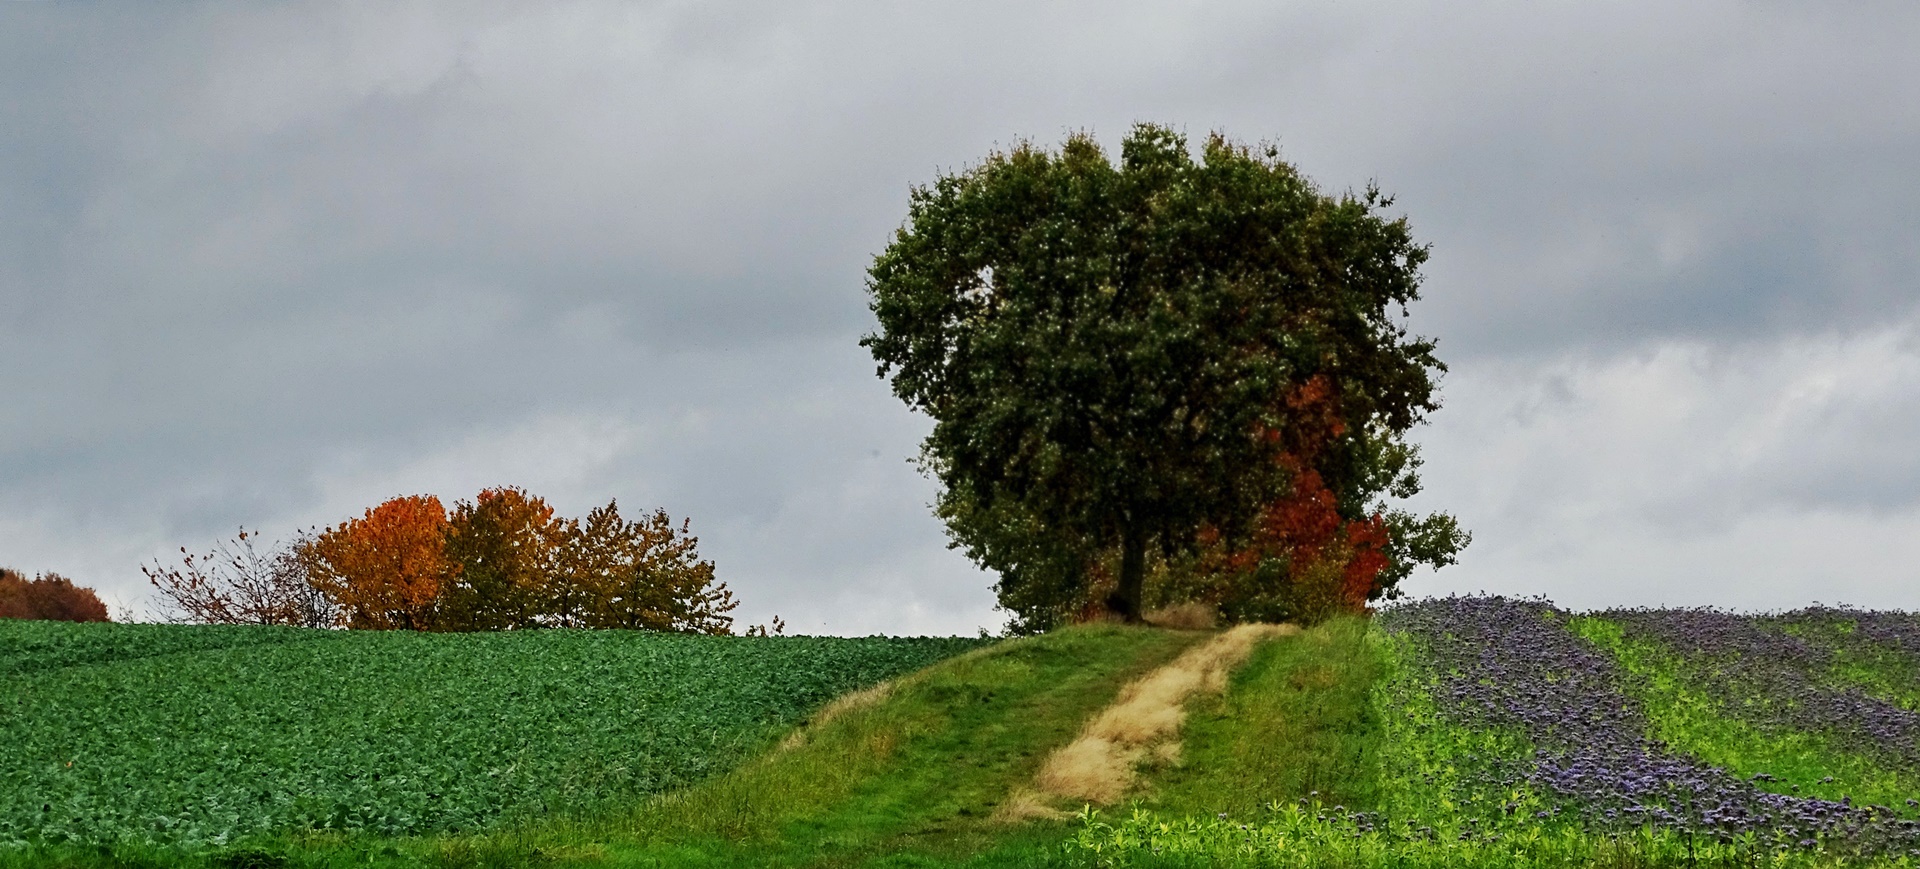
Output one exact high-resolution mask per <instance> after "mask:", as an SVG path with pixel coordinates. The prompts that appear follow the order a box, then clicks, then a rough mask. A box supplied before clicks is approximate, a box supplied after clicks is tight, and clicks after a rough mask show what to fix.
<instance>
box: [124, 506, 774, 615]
mask: <svg viewBox="0 0 1920 869" xmlns="http://www.w3.org/2000/svg"><path fill="white" fill-rule="evenodd" d="M698 544H699V539H698V538H696V537H693V536H692V535H691V534H690V533H689V523H688V522H687V521H686V520H682V521H681V523H680V524H679V525H678V526H677V527H676V526H675V524H674V523H673V520H672V519H671V518H670V517H669V516H668V515H667V513H666V511H665V510H656V511H654V512H653V513H652V514H650V515H646V516H643V517H641V518H639V519H635V520H631V521H629V520H627V519H625V518H623V517H622V516H621V515H620V510H619V507H618V505H617V504H616V503H614V502H608V504H607V505H606V506H605V507H601V508H599V509H596V510H594V511H592V512H590V513H588V514H587V515H586V517H585V518H583V519H572V518H566V517H561V516H557V515H555V513H554V510H553V508H552V507H551V506H548V504H547V503H546V501H544V500H543V499H541V498H539V497H537V496H534V495H529V494H528V493H527V492H526V491H524V490H522V489H518V488H513V487H503V488H494V489H487V490H485V491H482V492H480V494H479V495H478V496H476V497H475V498H474V499H473V500H472V501H460V502H457V503H455V504H454V506H453V509H452V510H448V509H446V508H445V507H444V506H442V505H441V503H440V500H439V499H438V498H436V497H434V496H432V495H410V496H404V497H397V498H393V499H390V500H388V501H386V502H384V503H382V504H380V505H379V506H377V507H373V508H371V509H369V510H367V511H366V512H365V513H364V514H363V515H362V516H360V517H359V518H355V519H349V520H347V521H345V522H342V523H340V524H338V525H334V526H329V527H327V528H324V529H316V530H310V531H307V532H304V533H302V534H299V535H297V536H296V537H295V538H294V539H292V540H290V541H285V542H276V543H272V544H264V545H262V543H261V540H260V537H259V535H258V534H257V533H255V532H249V531H247V530H246V529H245V528H242V529H241V530H240V532H239V534H238V535H237V536H235V537H234V538H233V539H232V540H229V541H224V542H222V543H220V544H219V545H217V546H215V547H214V549H213V550H212V551H211V552H208V553H205V554H202V555H194V554H192V553H189V552H188V551H187V550H186V549H185V548H184V547H182V548H181V550H180V554H181V559H180V563H179V564H177V565H167V564H162V563H160V562H158V561H156V562H155V563H154V564H153V566H151V567H144V568H142V570H143V571H144V572H145V573H146V575H147V578H148V580H149V581H150V582H152V584H153V586H154V588H155V589H156V590H157V591H158V592H159V595H160V598H161V600H162V603H163V606H164V607H165V609H166V610H167V615H168V616H169V617H170V618H172V619H174V620H176V621H186V622H197V623H205V624H269V625H301V626H307V627H329V628H331V627H339V628H351V629H361V630H417V631H499V630H515V629H523V628H539V627H581V628H639V629H647V630H658V631H682V632H692V633H710V634H725V633H730V632H731V631H732V626H733V617H732V616H731V615H729V613H730V612H732V610H733V609H734V608H735V607H736V606H737V605H738V604H737V602H736V601H735V600H734V598H733V593H732V592H731V591H729V590H728V589H727V587H726V584H725V583H722V582H718V581H716V580H715V578H714V569H713V562H711V561H703V560H701V559H700V557H699V553H698V550H697V546H698Z"/></svg>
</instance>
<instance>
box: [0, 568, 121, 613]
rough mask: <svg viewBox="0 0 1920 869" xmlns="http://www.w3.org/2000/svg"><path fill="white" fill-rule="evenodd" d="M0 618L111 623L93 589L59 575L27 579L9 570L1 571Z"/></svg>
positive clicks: (44, 574) (105, 608)
mask: <svg viewBox="0 0 1920 869" xmlns="http://www.w3.org/2000/svg"><path fill="white" fill-rule="evenodd" d="M0 619H40V620H46V621H61V622H104V621H110V619H108V618H107V605H106V604H105V603H103V602H102V601H101V600H100V596H99V595H98V594H95V593H94V591H93V589H91V588H87V587H85V586H80V585H75V584H74V583H73V580H70V579H68V578H66V577H64V576H61V575H60V574H57V573H43V574H40V575H38V576H35V577H34V578H32V579H28V578H27V577H26V576H24V575H22V574H20V573H18V572H16V571H13V570H9V569H6V568H0Z"/></svg>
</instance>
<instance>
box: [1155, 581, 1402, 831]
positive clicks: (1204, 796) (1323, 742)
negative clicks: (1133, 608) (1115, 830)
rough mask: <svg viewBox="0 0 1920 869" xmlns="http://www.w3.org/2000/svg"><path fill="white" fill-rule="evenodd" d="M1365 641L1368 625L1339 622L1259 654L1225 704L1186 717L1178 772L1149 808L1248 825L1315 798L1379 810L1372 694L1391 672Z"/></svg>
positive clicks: (1203, 706)
mask: <svg viewBox="0 0 1920 869" xmlns="http://www.w3.org/2000/svg"><path fill="white" fill-rule="evenodd" d="M1366 635H1367V623H1366V622H1365V621H1362V620H1360V619H1355V618H1343V619H1338V620H1335V621H1331V622H1328V623H1326V624H1323V625H1321V626H1319V627H1316V628H1314V629H1312V630H1309V631H1306V632H1304V633H1301V634H1297V635H1294V636H1291V637H1282V638H1279V639H1275V640H1270V641H1268V642H1267V643H1265V644H1263V645H1262V646H1260V647H1259V648H1258V649H1256V650H1255V651H1254V654H1253V657H1252V658H1251V659H1249V660H1248V662H1247V664H1246V666H1245V667H1243V668H1242V669H1241V670H1240V671H1239V672H1238V673H1237V674H1235V675H1234V677H1233V681H1232V684H1231V687H1230V688H1229V690H1228V691H1227V693H1226V694H1225V695H1224V696H1221V697H1219V698H1217V699H1212V700H1207V701H1202V702H1201V703H1199V704H1197V705H1196V708H1194V709H1192V710H1191V711H1190V714H1189V718H1188V721H1187V727H1186V735H1185V737H1184V740H1183V750H1182V752H1181V754H1182V757H1181V762H1180V764H1179V765H1178V766H1176V767H1174V768H1172V769H1168V770H1165V771H1163V772H1161V773H1160V774H1159V775H1158V776H1156V785H1155V789H1154V792H1153V794H1152V797H1151V798H1150V799H1148V800H1147V801H1146V802H1145V803H1144V805H1146V806H1149V807H1151V808H1153V809H1154V810H1156V811H1159V812H1163V813H1167V814H1171V815H1217V814H1219V813H1221V812H1226V813H1228V814H1229V815H1231V816H1236V817H1246V816H1249V815H1252V814H1255V813H1257V812H1260V811H1263V810H1264V809H1265V808H1266V807H1267V805H1268V804H1270V803H1272V802H1274V801H1276V800H1278V801H1283V802H1290V801H1293V800H1297V799H1301V798H1305V797H1308V796H1310V795H1313V794H1315V793H1316V792H1317V793H1318V795H1319V796H1320V797H1322V798H1323V799H1324V800H1325V801H1326V802H1327V803H1328V804H1329V805H1333V804H1336V803H1337V804H1341V805H1345V806H1348V807H1352V808H1355V809H1362V808H1365V809H1371V808H1374V807H1375V806H1377V805H1378V804H1379V801H1380V789H1381V780H1380V769H1381V759H1380V754H1379V752H1380V749H1381V746H1382V744H1383V740H1382V733H1381V729H1382V726H1383V718H1382V716H1381V715H1380V714H1379V712H1380V711H1379V710H1378V709H1376V708H1374V706H1373V704H1372V703H1371V702H1370V694H1371V691H1372V688H1373V685H1374V683H1375V682H1376V681H1378V680H1379V678H1380V676H1381V675H1382V673H1383V672H1384V668H1385V664H1386V662H1385V659H1384V656H1383V654H1382V650H1381V649H1380V648H1379V646H1378V645H1377V644H1375V643H1372V642H1369V641H1367V639H1366Z"/></svg>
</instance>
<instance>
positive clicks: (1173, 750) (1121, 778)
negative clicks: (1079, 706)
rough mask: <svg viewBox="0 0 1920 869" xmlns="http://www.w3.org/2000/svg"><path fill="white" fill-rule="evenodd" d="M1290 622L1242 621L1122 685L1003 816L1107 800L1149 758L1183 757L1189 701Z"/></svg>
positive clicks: (1222, 686) (1043, 813) (1214, 688)
mask: <svg viewBox="0 0 1920 869" xmlns="http://www.w3.org/2000/svg"><path fill="white" fill-rule="evenodd" d="M1298 632H1299V628H1296V627H1294V626H1293V625H1241V626H1239V627H1236V628H1233V629H1231V630H1228V631H1226V632H1224V633H1222V634H1220V635H1219V636H1217V637H1214V638H1213V639H1211V640H1208V641H1206V642H1204V643H1201V644H1200V645H1197V646H1195V647H1193V648H1191V649H1188V650H1187V651H1186V652H1184V653H1182V654H1181V655H1180V657H1178V658H1176V659H1174V661H1173V662H1172V663H1170V664H1167V665H1166V666H1163V667H1161V668H1159V669H1157V670H1154V671H1153V672H1151V673H1148V674H1147V675H1145V676H1143V677H1141V678H1140V679H1138V680H1136V681H1134V682H1132V683H1130V684H1128V685H1127V686H1126V687H1125V688H1122V689H1120V695H1119V697H1118V698H1117V699H1115V700H1114V702H1113V704H1112V705H1110V706H1108V707H1107V708H1106V709H1103V710H1101V711H1100V712H1099V713H1098V714H1096V715H1094V716H1093V717H1092V718H1091V719H1089V720H1088V721H1087V725H1086V727H1085V728H1084V729H1082V730H1081V732H1080V736H1079V737H1078V738H1076V739H1074V741H1073V742H1071V743H1069V744H1067V745H1066V746H1065V747H1063V748H1060V749H1059V750H1057V751H1055V752H1054V753H1053V754H1052V755H1051V756H1050V757H1048V758H1047V762H1046V764H1045V765H1044V766H1042V767H1041V768H1040V773H1039V774H1038V775H1037V776H1035V777H1034V781H1033V786H1032V787H1030V788H1024V789H1021V790H1019V791H1016V792H1015V793H1014V794H1013V795H1012V796H1010V797H1009V798H1008V799H1007V801H1006V802H1005V803H1003V804H1002V806H1001V810H1000V812H999V814H1000V815H1001V816H1002V817H1003V818H1005V819H1007V820H1019V819H1023V818H1032V817H1057V816H1059V815H1061V814H1062V812H1060V811H1059V810H1058V809H1055V808H1054V807H1053V806H1052V804H1053V803H1055V802H1058V801H1061V800H1072V801H1074V802H1083V803H1096V804H1099V805H1110V804H1112V803H1114V802H1116V801H1118V800H1119V799H1120V797H1122V796H1123V795H1125V794H1126V792H1127V790H1128V789H1129V788H1131V787H1132V786H1133V783H1134V780H1135V779H1136V778H1137V777H1138V768H1139V766H1140V763H1141V761H1143V760H1146V759H1147V758H1148V757H1149V755H1151V756H1153V757H1154V758H1156V759H1158V760H1161V761H1163V762H1173V761H1175V760H1177V759H1178V758H1179V756H1180V740H1179V736H1180V726H1181V725H1182V724H1183V723H1185V721H1186V717H1187V711H1186V702H1187V700H1188V699H1189V698H1191V697H1192V696H1193V695H1194V694H1197V693H1200V692H1202V691H1204V692H1207V693H1211V694H1218V693H1221V692H1223V691H1225V690H1226V687H1227V677H1228V676H1229V675H1231V674H1232V673H1233V671H1234V669H1235V668H1237V667H1239V666H1240V665H1241V664H1242V663H1244V662H1245V661H1246V660H1247V657H1248V656H1249V655H1251V654H1252V653H1253V648H1254V646H1256V645H1258V644H1259V643H1260V642H1261V641H1262V640H1266V639H1268V638H1270V637H1279V636H1286V635H1288V634H1294V633H1298Z"/></svg>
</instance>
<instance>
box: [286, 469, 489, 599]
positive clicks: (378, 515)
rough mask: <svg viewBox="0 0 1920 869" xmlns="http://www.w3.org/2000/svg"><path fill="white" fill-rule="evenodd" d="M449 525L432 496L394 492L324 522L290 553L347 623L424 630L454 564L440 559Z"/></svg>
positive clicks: (448, 581) (453, 568)
mask: <svg viewBox="0 0 1920 869" xmlns="http://www.w3.org/2000/svg"><path fill="white" fill-rule="evenodd" d="M448 528H449V523H448V518H447V511H446V508H445V507H442V506H441V504H440V499H439V498H436V497H434V496H432V495H411V496H405V497H398V498H393V499H390V500H388V501H386V502H384V503H382V504H380V505H379V506H377V507H374V508H372V509H369V510H367V511H366V513H365V514H364V515H362V516H361V517H360V518H358V519H349V520H347V521H345V522H342V523H340V524H339V525H336V526H330V527H328V528H327V529H325V530H324V531H322V532H320V533H319V534H317V535H315V536H314V537H313V538H312V539H310V540H308V541H307V542H306V543H305V544H304V545H302V546H300V547H299V548H298V549H297V552H298V553H299V554H300V557H301V558H303V559H305V561H306V564H307V565H308V566H309V569H310V570H311V571H312V580H313V584H314V586H315V587H316V588H318V589H320V590H321V591H322V592H324V593H325V594H326V595H327V597H328V598H329V599H331V600H332V601H333V602H334V603H335V604H336V605H338V606H339V608H340V613H341V616H342V618H343V619H344V621H345V625H346V627H349V628H357V629H371V630H396V629H399V630H416V631H418V630H429V629H432V628H434V627H435V626H436V615H437V613H436V610H437V606H438V603H439V600H440V597H441V594H442V589H443V587H444V586H446V585H448V584H449V583H450V580H451V578H452V577H453V576H454V575H455V570H456V567H455V565H454V563H453V562H452V561H450V560H449V558H448V557H447V535H448Z"/></svg>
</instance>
